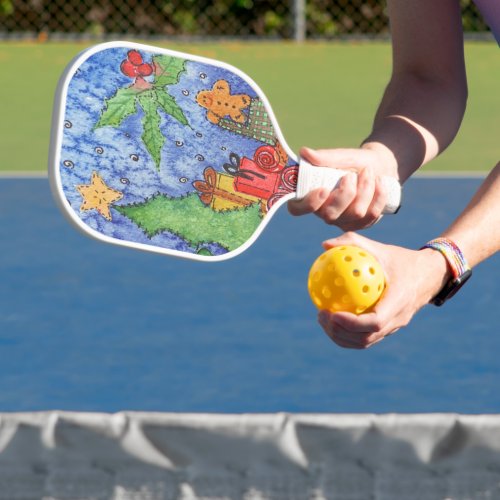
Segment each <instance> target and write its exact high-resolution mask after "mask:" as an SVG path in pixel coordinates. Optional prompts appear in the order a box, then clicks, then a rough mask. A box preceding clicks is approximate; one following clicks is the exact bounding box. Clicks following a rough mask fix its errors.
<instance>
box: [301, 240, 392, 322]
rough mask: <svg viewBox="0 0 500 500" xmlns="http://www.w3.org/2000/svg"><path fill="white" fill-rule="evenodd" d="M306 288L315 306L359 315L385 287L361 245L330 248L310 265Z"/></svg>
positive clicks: (375, 263)
mask: <svg viewBox="0 0 500 500" xmlns="http://www.w3.org/2000/svg"><path fill="white" fill-rule="evenodd" d="M307 288H308V290H309V295H310V296H311V299H312V301H313V302H314V304H315V305H316V307H317V308H318V309H327V310H329V311H331V312H339V311H348V312H352V313H354V314H362V313H365V312H369V310H370V308H371V307H373V306H374V305H375V304H376V303H377V302H378V300H379V299H380V296H381V295H382V292H383V291H384V288H385V278H384V271H383V269H382V266H381V265H380V264H379V262H378V261H377V260H376V259H375V257H373V255H371V254H370V253H368V252H367V251H366V250H364V249H363V248H359V247H356V246H346V245H344V246H339V247H333V248H330V249H329V250H327V251H326V252H324V253H323V254H322V255H320V256H319V257H318V258H317V259H316V261H315V262H314V264H313V265H312V267H311V270H310V271H309V280H308V283H307Z"/></svg>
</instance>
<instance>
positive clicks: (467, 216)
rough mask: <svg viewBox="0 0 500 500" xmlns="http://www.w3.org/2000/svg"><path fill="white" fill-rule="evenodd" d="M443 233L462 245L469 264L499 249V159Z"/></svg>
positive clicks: (477, 261) (478, 261)
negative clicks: (463, 208)
mask: <svg viewBox="0 0 500 500" xmlns="http://www.w3.org/2000/svg"><path fill="white" fill-rule="evenodd" d="M442 236H444V237H446V238H450V239H451V240H453V241H454V242H455V243H456V244H457V245H458V246H459V247H460V248H461V250H462V252H463V253H464V255H465V257H466V259H467V261H468V262H469V265H470V266H472V267H473V266H475V265H477V264H479V263H480V262H482V261H483V260H485V259H487V258H488V257H490V256H491V255H493V254H494V253H496V252H498V251H499V250H500V162H499V163H498V164H497V166H496V167H495V168H494V169H493V170H492V171H491V172H490V174H489V175H488V177H487V178H486V179H485V181H484V182H483V183H482V184H481V187H480V188H479V189H478V191H477V192H476V194H475V195H474V197H473V198H472V200H471V201H470V203H469V204H468V205H467V207H466V208H465V210H464V211H463V212H462V213H461V215H460V216H459V217H458V218H457V219H456V220H455V221H454V222H453V223H452V224H451V226H450V227H449V228H448V229H446V230H445V231H444V232H443V234H442Z"/></svg>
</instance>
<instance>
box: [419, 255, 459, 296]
mask: <svg viewBox="0 0 500 500" xmlns="http://www.w3.org/2000/svg"><path fill="white" fill-rule="evenodd" d="M419 254H420V255H421V257H422V259H423V262H422V263H421V265H420V269H425V270H426V273H425V276H424V280H425V290H426V297H425V299H426V303H428V302H431V301H432V299H433V298H434V297H435V296H436V295H437V294H438V293H439V292H440V291H441V290H442V289H443V287H444V286H445V285H446V283H448V281H449V280H450V279H451V278H452V273H451V270H450V267H449V266H448V262H447V261H446V259H445V257H444V255H442V254H441V253H440V252H436V251H435V250H433V249H432V248H422V249H420V250H419Z"/></svg>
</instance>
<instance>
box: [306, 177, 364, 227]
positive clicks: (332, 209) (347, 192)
mask: <svg viewBox="0 0 500 500" xmlns="http://www.w3.org/2000/svg"><path fill="white" fill-rule="evenodd" d="M356 186H357V179H356V174H354V173H353V172H349V173H348V174H346V175H344V176H343V177H342V178H341V179H340V181H339V183H338V185H337V187H336V188H335V189H334V190H333V191H332V192H331V193H330V195H329V196H328V198H327V199H326V200H325V201H324V203H323V204H322V206H321V207H320V208H319V209H318V210H317V211H316V212H315V213H316V215H318V216H319V217H321V218H322V219H323V220H324V221H325V222H327V223H328V224H335V223H336V222H337V219H338V218H339V217H340V216H341V215H342V214H343V213H344V211H345V210H346V208H347V207H348V206H349V205H350V204H351V203H352V201H353V200H354V198H355V197H356Z"/></svg>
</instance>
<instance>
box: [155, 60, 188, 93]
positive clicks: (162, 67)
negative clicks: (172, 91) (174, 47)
mask: <svg viewBox="0 0 500 500" xmlns="http://www.w3.org/2000/svg"><path fill="white" fill-rule="evenodd" d="M153 62H154V64H155V66H156V78H155V81H154V86H155V87H164V86H165V85H172V84H174V83H178V82H179V78H180V74H181V73H182V72H183V71H185V70H186V60H185V59H180V58H179V57H172V56H165V55H161V56H154V57H153Z"/></svg>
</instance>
